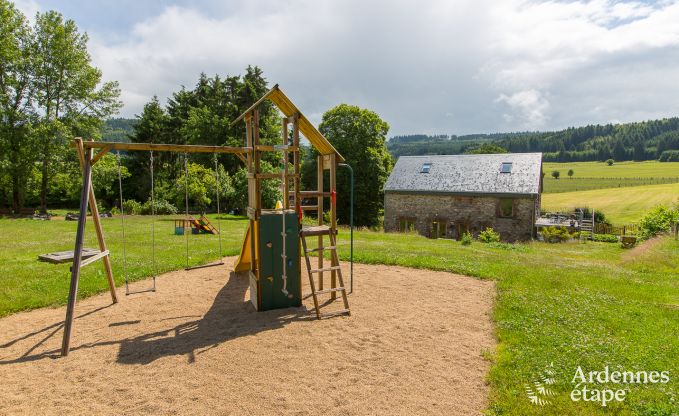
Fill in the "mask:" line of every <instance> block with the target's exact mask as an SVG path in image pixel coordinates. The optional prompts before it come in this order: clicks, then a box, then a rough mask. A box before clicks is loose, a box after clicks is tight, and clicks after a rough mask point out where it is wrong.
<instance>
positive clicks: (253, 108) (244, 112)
mask: <svg viewBox="0 0 679 416" xmlns="http://www.w3.org/2000/svg"><path fill="white" fill-rule="evenodd" d="M277 89H278V84H276V85H274V86H273V87H272V88H271V89H270V90H269V91H267V93H266V94H264V95H262V97H261V98H260V99H259V100H257V101H255V103H254V104H252V105H251V106H250V107H249V108H248V109H247V110H245V111H243V114H241V115H239V116H238V118H237V119H235V120H234V121H232V122H231V127H233V126H235V125H236V123H238V122H239V121H241V120H242V119H243V118H244V117H245V116H247V115H248V114H250V113H252V112H254V111H255V110H256V109H257V107H259V105H260V104H262V103H263V102H264V100H266V99H267V98H269V95H271V94H272V93H273V92H274V91H276V90H277Z"/></svg>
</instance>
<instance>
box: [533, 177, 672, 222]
mask: <svg viewBox="0 0 679 416" xmlns="http://www.w3.org/2000/svg"><path fill="white" fill-rule="evenodd" d="M674 202H679V183H674V184H665V185H649V186H635V187H630V188H622V189H620V188H611V189H597V190H590V191H581V192H564V193H552V194H543V195H542V207H543V208H544V209H546V210H559V209H570V208H573V207H576V206H586V207H591V208H594V209H597V210H601V211H603V212H604V213H605V214H606V217H607V218H609V219H610V220H611V221H613V223H619V224H625V223H630V222H635V221H638V220H639V218H641V216H642V215H643V214H644V212H646V211H648V210H649V209H651V208H653V207H654V206H655V205H658V204H672V203H674Z"/></svg>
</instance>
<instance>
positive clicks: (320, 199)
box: [316, 155, 324, 290]
mask: <svg viewBox="0 0 679 416" xmlns="http://www.w3.org/2000/svg"><path fill="white" fill-rule="evenodd" d="M316 165H317V166H316V174H317V175H318V177H317V179H316V184H317V186H318V198H316V201H317V203H316V205H317V209H316V213H317V215H318V225H323V194H322V193H323V171H324V170H323V156H322V155H319V156H318V158H316ZM322 246H323V236H322V235H319V236H318V247H322ZM318 268H319V269H322V268H323V250H319V251H318ZM318 289H319V290H323V272H318Z"/></svg>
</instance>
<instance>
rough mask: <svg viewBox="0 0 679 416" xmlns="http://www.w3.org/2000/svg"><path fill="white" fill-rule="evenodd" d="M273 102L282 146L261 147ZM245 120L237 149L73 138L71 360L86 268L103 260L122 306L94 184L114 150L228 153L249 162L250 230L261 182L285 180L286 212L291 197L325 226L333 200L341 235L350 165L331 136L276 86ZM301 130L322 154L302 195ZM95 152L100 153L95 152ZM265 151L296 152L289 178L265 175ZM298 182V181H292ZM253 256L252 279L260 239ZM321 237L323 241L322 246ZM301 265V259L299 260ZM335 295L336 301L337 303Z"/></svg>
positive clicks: (67, 335) (65, 346)
mask: <svg viewBox="0 0 679 416" xmlns="http://www.w3.org/2000/svg"><path fill="white" fill-rule="evenodd" d="M267 99H268V100H270V101H272V102H273V103H274V104H275V105H276V107H277V108H278V109H279V110H280V111H281V112H282V113H283V115H284V117H283V120H282V123H283V129H282V133H283V134H282V136H283V137H282V143H283V144H282V145H280V146H278V145H277V146H271V145H262V144H260V132H259V106H260V105H261V104H262V103H263V102H264V101H265V100H267ZM240 120H245V131H246V146H245V147H232V146H203V145H174V144H152V143H120V142H96V141H92V140H88V141H85V140H83V139H82V138H75V139H74V140H73V147H75V150H76V152H77V153H78V159H79V161H80V167H81V170H82V174H83V181H82V188H81V193H80V211H79V218H78V228H77V231H76V238H75V248H74V254H73V265H72V266H71V282H70V287H69V293H68V303H67V306H66V318H65V320H64V335H63V340H62V346H61V355H62V356H67V355H68V353H69V351H70V341H71V333H72V330H73V318H74V314H75V305H76V300H77V295H78V283H79V280H80V270H81V268H82V267H84V266H87V265H89V264H91V263H94V262H95V261H97V260H102V261H103V263H104V270H105V273H106V279H107V281H108V286H109V291H110V293H111V301H112V303H117V302H118V296H117V294H116V286H115V280H114V279H113V271H112V269H111V260H110V252H109V250H108V249H107V247H106V240H105V238H104V231H103V228H102V226H101V219H100V217H99V210H98V208H97V200H96V196H95V194H94V188H93V186H92V167H93V166H94V165H95V164H96V163H97V162H98V161H99V160H101V158H102V157H104V155H106V154H107V153H108V152H109V151H111V150H118V151H154V152H179V153H225V154H233V155H235V156H236V157H238V158H239V159H240V160H241V161H242V162H244V163H245V165H246V166H247V170H248V175H247V176H248V209H247V216H248V218H249V221H250V227H251V228H250V229H251V230H254V229H255V224H256V222H257V221H258V220H259V218H260V216H261V213H262V203H261V199H262V198H261V197H262V195H261V180H268V179H271V180H282V179H283V178H285V179H284V189H285V192H284V195H285V196H284V198H283V208H284V209H289V208H290V202H291V199H292V201H293V204H294V205H293V207H294V208H295V209H296V210H297V211H299V212H300V213H302V212H303V211H311V210H313V211H316V213H317V215H318V224H319V225H323V211H324V210H323V200H324V198H326V197H327V198H329V199H330V212H331V219H330V224H329V227H330V228H331V229H332V230H333V232H336V227H337V218H336V198H334V197H332V198H331V195H335V193H336V189H335V188H336V180H335V174H336V170H337V164H339V163H341V162H343V161H344V158H343V157H342V156H341V155H340V154H339V153H338V152H337V150H335V148H334V147H333V146H332V145H331V144H330V142H328V141H327V139H326V138H325V137H323V135H322V134H321V133H320V132H319V131H318V130H317V129H316V128H315V127H314V126H313V125H312V124H311V123H310V122H309V120H308V119H307V118H306V117H305V116H304V115H303V114H302V113H301V112H300V111H299V110H298V109H297V107H296V106H295V105H294V104H293V103H292V102H291V101H290V99H289V98H288V97H287V96H285V94H284V93H283V92H282V91H281V90H280V88H279V87H278V84H276V85H275V86H274V87H273V88H272V89H271V90H269V91H268V92H267V93H266V94H264V96H262V97H261V98H260V99H259V100H257V102H255V103H254V104H253V105H252V106H251V107H250V108H248V109H247V110H246V111H245V112H244V113H243V114H242V115H240V116H239V117H238V118H237V119H236V120H234V122H233V123H232V126H233V125H235V124H236V123H237V122H239V121H240ZM290 124H292V137H293V143H292V145H289V144H288V133H289V130H288V126H289V125H290ZM300 132H301V133H302V134H303V135H304V136H305V137H306V138H307V140H309V142H310V143H311V145H312V146H313V147H314V148H315V149H316V150H317V151H318V152H319V154H320V155H319V156H318V159H317V162H318V190H317V191H301V172H300V162H301V160H300V153H299V149H300V145H299V140H300ZM95 150H96V151H97V153H96V154H95V153H94V152H95ZM262 152H283V158H285V160H289V155H290V153H292V160H293V173H289V172H287V165H286V166H285V171H286V172H285V174H283V175H281V174H280V173H263V172H262V171H261V168H260V160H261V154H262ZM325 170H329V171H330V186H329V188H330V190H329V192H324V191H323V173H324V171H325ZM291 180H292V183H290V181H291ZM302 198H316V199H317V205H314V206H307V207H305V206H302V205H301V202H302ZM88 207H89V209H90V211H91V213H92V219H93V222H94V228H95V232H96V235H97V241H98V244H99V251H100V252H101V253H100V254H99V255H97V256H95V257H91V258H89V259H86V260H83V259H82V249H83V243H84V236H85V225H86V221H87V210H88ZM250 242H251V244H250V258H251V259H253V260H252V261H251V267H250V273H251V276H253V275H254V276H255V277H257V276H258V273H259V267H258V264H257V263H258V258H257V257H258V256H256V247H255V239H254V238H251V239H250ZM320 242H321V237H319V243H320ZM299 260H300V261H301V258H300V259H299ZM318 265H319V268H322V267H323V254H322V252H319V253H318ZM319 284H320V288H321V289H322V288H323V275H322V273H321V274H320V275H319ZM331 287H333V288H334V287H336V279H335V271H332V272H331ZM334 297H335V296H334V293H333V299H334Z"/></svg>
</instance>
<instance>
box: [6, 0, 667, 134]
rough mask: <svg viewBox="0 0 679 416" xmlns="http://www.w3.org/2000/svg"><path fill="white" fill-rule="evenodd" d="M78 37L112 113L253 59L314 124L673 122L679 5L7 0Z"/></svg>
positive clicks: (445, 127) (420, 129) (488, 126)
mask: <svg viewBox="0 0 679 416" xmlns="http://www.w3.org/2000/svg"><path fill="white" fill-rule="evenodd" d="M15 3H16V5H17V6H18V7H19V9H20V10H22V11H23V12H24V13H25V14H26V15H27V16H28V17H29V18H30V17H32V16H34V15H35V13H36V12H39V11H46V10H57V11H59V12H61V13H62V14H63V15H64V16H65V17H67V18H70V19H73V20H74V21H75V22H76V24H77V25H78V27H79V29H80V30H81V31H84V32H87V33H88V35H89V37H90V42H89V45H88V46H89V50H90V53H91V55H92V60H93V62H94V64H95V65H96V66H97V67H99V68H100V69H101V70H102V71H103V75H104V79H105V80H116V81H118V82H119V83H120V87H121V90H122V96H121V99H122V101H123V102H124V108H123V110H122V111H121V114H120V115H121V116H123V117H133V116H134V115H135V114H139V113H140V112H141V109H142V108H143V106H144V104H145V103H146V102H148V101H149V100H150V99H151V98H152V97H153V96H154V95H157V96H158V97H159V98H160V99H161V101H162V102H165V100H166V99H167V97H168V96H170V95H171V94H172V92H174V91H177V90H179V89H180V88H181V86H182V85H184V86H186V87H187V88H191V87H193V86H194V85H195V83H196V81H197V79H198V76H199V74H200V73H201V72H205V73H206V74H208V75H214V74H219V75H220V76H225V75H237V74H242V73H243V72H244V69H245V68H246V67H247V66H248V65H258V66H259V67H261V68H262V69H263V70H264V75H265V77H266V78H267V80H268V81H269V83H270V84H271V85H273V84H275V83H278V84H279V85H280V86H281V88H282V89H283V91H285V93H286V94H287V95H288V96H289V97H290V98H291V99H292V100H293V102H295V103H296V104H297V106H298V107H299V108H300V110H301V111H302V112H304V113H305V114H306V115H307V117H309V118H310V119H311V120H312V122H314V123H318V122H320V120H321V117H322V114H323V113H324V112H325V111H327V110H329V109H330V108H332V107H334V106H336V105H338V104H341V103H347V104H353V105H358V106H360V107H363V108H368V109H371V110H373V111H375V112H377V114H379V115H380V117H382V119H384V120H385V121H387V122H388V123H389V125H390V126H391V129H390V132H389V136H393V135H402V134H419V133H424V134H458V135H460V134H469V133H493V132H506V131H528V130H531V131H532V130H556V129H562V128H565V127H569V126H581V125H586V124H594V123H619V122H629V121H641V120H647V119H656V118H663V117H672V116H679V0H672V1H670V0H661V1H657V2H650V1H607V0H592V1H525V0H496V1H488V0H469V1H468V0H431V1H426V0H420V1H409V0H404V1H393V0H391V1H390V0H229V1H223V0H221V1H220V0H202V1H201V0H195V1H183V0H175V1H159V0H155V1H153V0H117V1H103V0H100V1H97V0H17V1H16V2H15Z"/></svg>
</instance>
